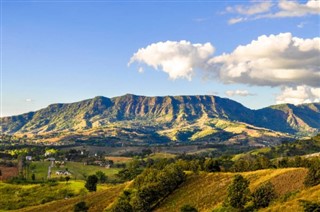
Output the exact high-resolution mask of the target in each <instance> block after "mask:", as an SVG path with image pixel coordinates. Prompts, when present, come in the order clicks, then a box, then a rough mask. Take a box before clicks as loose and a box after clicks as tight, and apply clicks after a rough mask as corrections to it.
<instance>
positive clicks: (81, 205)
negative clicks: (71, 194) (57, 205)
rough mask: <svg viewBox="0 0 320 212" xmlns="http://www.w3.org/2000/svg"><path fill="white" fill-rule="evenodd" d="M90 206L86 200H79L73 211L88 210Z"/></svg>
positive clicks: (81, 211)
mask: <svg viewBox="0 0 320 212" xmlns="http://www.w3.org/2000/svg"><path fill="white" fill-rule="evenodd" d="M88 209H89V207H88V206H87V204H86V203H85V202H83V201H82V202H78V203H77V204H75V205H74V208H73V211H74V212H87V211H88Z"/></svg>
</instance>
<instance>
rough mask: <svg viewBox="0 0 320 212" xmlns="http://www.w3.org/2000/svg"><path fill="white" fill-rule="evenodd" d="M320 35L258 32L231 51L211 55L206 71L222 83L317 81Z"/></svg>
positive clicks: (281, 83)
mask: <svg viewBox="0 0 320 212" xmlns="http://www.w3.org/2000/svg"><path fill="white" fill-rule="evenodd" d="M319 55H320V38H319V37H317V38H313V39H302V38H297V37H293V36H292V35H291V33H281V34H278V35H270V36H265V35H263V36H260V37H258V39H257V40H253V41H252V42H251V43H250V44H247V45H245V46H238V47H237V48H236V49H235V50H234V51H233V52H232V53H230V54H222V55H220V56H217V57H213V58H212V59H211V60H210V61H209V62H208V63H209V64H210V66H211V70H209V71H207V73H208V74H209V75H213V76H215V77H218V78H219V79H220V80H221V81H223V82H225V83H242V84H249V85H260V86H262V85H267V86H283V85H287V86H297V85H309V86H314V87H317V86H319V81H320V58H319Z"/></svg>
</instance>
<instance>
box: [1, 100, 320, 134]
mask: <svg viewBox="0 0 320 212" xmlns="http://www.w3.org/2000/svg"><path fill="white" fill-rule="evenodd" d="M0 120H1V132H2V133H6V134H15V133H31V134H39V133H49V132H62V131H80V130H89V129H94V128H101V127H102V128H103V127H106V128H108V127H110V126H111V125H112V126H115V125H116V126H117V127H119V126H120V127H123V126H124V125H125V126H126V127H127V128H128V126H129V128H135V129H139V127H140V128H141V129H142V128H145V127H151V128H153V130H154V131H155V132H157V133H158V134H159V133H160V134H161V133H162V132H165V133H166V132H167V131H168V130H169V131H170V129H177V131H178V132H184V131H185V130H187V131H188V130H190V128H192V127H191V126H195V127H194V128H193V129H192V130H191V131H194V133H199V130H200V131H203V130H206V132H209V131H210V129H211V128H212V129H214V130H218V131H219V130H229V131H230V132H231V133H234V132H233V131H232V130H230V129H229V128H230V125H234V127H235V128H237V127H239V126H240V125H241V126H242V124H243V123H244V124H245V125H246V126H242V128H245V129H249V128H250V127H256V128H257V129H255V130H258V128H265V129H266V130H271V131H277V132H281V133H287V134H291V135H314V134H316V133H317V132H319V130H320V123H319V120H320V104H319V103H309V104H302V105H291V104H281V105H272V106H269V107H265V108H262V109H258V110H252V109H249V108H247V107H245V106H244V105H242V104H241V103H238V102H236V101H234V100H231V99H228V98H221V97H218V96H213V95H192V96H189V95H183V96H154V97H149V96H138V95H133V94H126V95H123V96H119V97H113V98H108V97H103V96H96V97H94V98H92V99H86V100H82V101H78V102H74V103H65V104H64V103H57V104H51V105H49V106H48V107H46V108H43V109H40V110H38V111H34V112H29V113H25V114H21V115H16V116H10V117H3V118H0ZM217 123H219V124H220V125H221V123H224V124H223V127H222V128H221V126H220V127H217V126H218V124H217ZM210 127H211V128H210ZM228 127H229V128H228ZM208 130H209V131H208ZM214 130H211V131H212V132H213V131H214ZM229 131H228V132H229ZM236 131H237V130H236ZM238 131H239V129H238ZM245 131H246V133H247V131H249V130H245ZM241 132H242V131H241ZM170 133H173V134H175V133H176V132H170ZM202 134H203V133H202ZM234 134H238V133H234ZM170 135H171V134H170ZM166 136H167V135H166ZM191 137H192V135H191ZM191 137H189V138H191Z"/></svg>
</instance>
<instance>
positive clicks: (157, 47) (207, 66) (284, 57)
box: [128, 33, 320, 104]
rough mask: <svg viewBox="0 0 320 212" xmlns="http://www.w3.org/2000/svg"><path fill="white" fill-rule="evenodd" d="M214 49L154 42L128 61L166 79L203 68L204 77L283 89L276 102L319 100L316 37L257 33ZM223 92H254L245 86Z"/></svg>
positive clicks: (190, 74)
mask: <svg viewBox="0 0 320 212" xmlns="http://www.w3.org/2000/svg"><path fill="white" fill-rule="evenodd" d="M213 52H214V47H213V46H212V45H211V44H210V43H205V44H192V43H190V42H188V41H179V42H177V41H167V42H158V43H154V44H151V45H149V46H147V47H145V48H141V49H139V50H138V51H137V52H136V53H135V54H134V55H133V56H132V57H131V59H130V62H129V64H128V65H130V64H131V63H133V62H140V63H144V64H146V65H149V66H151V67H153V68H154V69H160V70H162V71H164V72H165V73H167V74H168V75H169V78H171V79H177V78H185V79H188V80H191V79H192V77H193V75H194V74H195V72H196V71H198V70H202V72H200V73H201V74H204V75H203V78H206V79H215V80H219V81H221V82H223V83H226V84H235V83H238V84H247V85H255V86H270V87H275V86H278V87H282V88H283V93H282V94H281V95H279V96H278V97H277V103H281V102H290V103H295V104H298V103H303V102H308V101H310V102H313V101H318V99H319V95H318V93H319V89H320V88H319V87H320V37H315V38H310V39H303V38H298V37H293V36H292V34H291V33H280V34H278V35H269V36H266V35H262V36H260V37H258V38H257V39H256V40H253V41H251V42H250V43H249V44H246V45H240V46H238V47H237V48H235V49H234V50H233V51H232V52H231V53H223V54H221V55H218V56H215V57H214V56H213V55H212V54H213ZM139 70H140V71H141V70H143V69H139ZM317 92H318V93H317ZM226 94H227V95H228V96H235V95H240V96H248V95H254V94H252V93H250V92H248V91H245V90H236V91H227V92H226ZM302 94H303V95H304V96H303V95H302Z"/></svg>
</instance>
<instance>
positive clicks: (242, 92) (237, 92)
mask: <svg viewBox="0 0 320 212" xmlns="http://www.w3.org/2000/svg"><path fill="white" fill-rule="evenodd" d="M226 95H227V96H254V95H255V94H254V93H250V92H249V91H248V90H234V91H233V90H229V91H226Z"/></svg>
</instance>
